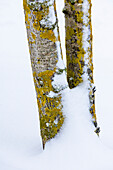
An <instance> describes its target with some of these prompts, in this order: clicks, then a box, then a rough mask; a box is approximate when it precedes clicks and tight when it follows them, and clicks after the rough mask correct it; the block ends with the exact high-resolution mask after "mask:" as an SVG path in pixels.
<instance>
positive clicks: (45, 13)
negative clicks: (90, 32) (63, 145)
mask: <svg viewBox="0 0 113 170" xmlns="http://www.w3.org/2000/svg"><path fill="white" fill-rule="evenodd" d="M23 6H24V13H25V23H26V28H27V37H28V44H29V51H30V58H31V66H32V71H33V78H34V84H35V89H36V96H37V103H38V109H39V117H40V129H41V136H42V142H43V148H44V147H45V143H46V142H47V141H48V140H50V139H51V138H54V137H55V135H56V134H57V133H58V132H59V130H60V129H61V127H62V124H63V122H64V116H63V112H62V107H63V106H62V102H61V98H62V96H61V90H62V89H63V88H64V86H65V85H63V84H59V83H58V82H57V77H62V78H64V76H65V73H64V72H65V69H64V65H63V61H62V52H61V45H60V37H59V32H58V20H57V15H56V5H55V1H54V0H39V1H35V0H29V1H27V0H23Z"/></svg>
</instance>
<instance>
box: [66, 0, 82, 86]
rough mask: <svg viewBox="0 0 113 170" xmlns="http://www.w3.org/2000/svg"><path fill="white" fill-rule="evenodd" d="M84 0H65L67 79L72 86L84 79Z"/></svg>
mask: <svg viewBox="0 0 113 170" xmlns="http://www.w3.org/2000/svg"><path fill="white" fill-rule="evenodd" d="M82 6H83V0H78V1H74V0H65V7H64V9H63V12H64V14H65V28H66V58H67V81H68V84H69V87H70V88H73V87H76V86H77V85H78V84H79V83H81V82H82V81H83V80H82V74H83V66H84V49H83V42H82V40H83V11H82Z"/></svg>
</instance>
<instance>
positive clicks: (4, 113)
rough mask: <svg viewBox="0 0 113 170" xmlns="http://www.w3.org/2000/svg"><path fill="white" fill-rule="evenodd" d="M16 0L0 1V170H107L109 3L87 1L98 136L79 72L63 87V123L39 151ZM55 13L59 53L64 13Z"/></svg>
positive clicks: (112, 23)
mask: <svg viewBox="0 0 113 170" xmlns="http://www.w3.org/2000/svg"><path fill="white" fill-rule="evenodd" d="M22 3H23V2H22V0H21V1H17V0H12V1H8V0H4V1H0V170H113V163H112V160H113V104H112V96H113V87H112V85H113V79H112V78H113V67H112V64H113V57H112V39H113V31H112V28H113V1H112V0H99V1H98V0H95V1H93V0H92V3H93V8H92V12H93V16H92V18H93V40H94V41H93V46H94V47H93V49H94V50H93V53H94V68H95V70H94V76H95V77H94V78H95V85H96V87H97V92H96V110H97V118H98V123H99V125H100V127H101V133H100V137H99V138H98V137H97V135H96V134H95V133H94V127H93V125H92V122H91V116H90V114H89V111H88V105H89V101H88V91H87V88H88V83H87V80H86V77H85V76H84V83H82V84H80V85H79V86H78V87H76V88H74V89H72V90H70V89H69V88H66V89H64V90H63V92H62V93H63V101H62V102H63V105H64V106H65V107H64V113H65V117H66V118H65V123H64V125H63V127H62V130H61V133H59V134H58V135H57V136H56V138H54V139H53V140H51V141H50V142H48V143H47V144H46V148H45V150H44V151H43V150H42V144H41V137H40V129H39V116H38V110H37V103H36V97H35V96H36V95H35V88H34V83H33V78H32V71H31V64H30V57H29V49H28V43H27V35H26V28H25V24H24V13H23V6H22ZM58 7H59V9H58ZM62 8H63V0H62V1H61V0H57V9H58V10H59V12H60V14H61V12H62ZM58 17H59V18H60V33H61V40H62V41H63V43H62V46H63V53H65V50H64V46H65V43H64V40H65V36H64V35H65V32H64V31H63V32H62V29H63V28H64V17H63V14H62V16H59V15H58Z"/></svg>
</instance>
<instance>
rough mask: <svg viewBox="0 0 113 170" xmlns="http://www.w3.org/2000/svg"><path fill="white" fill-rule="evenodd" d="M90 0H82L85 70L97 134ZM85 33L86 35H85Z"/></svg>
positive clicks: (98, 130) (90, 108) (90, 109)
mask: <svg viewBox="0 0 113 170" xmlns="http://www.w3.org/2000/svg"><path fill="white" fill-rule="evenodd" d="M91 6H92V4H91V0H84V10H83V11H84V17H83V18H84V19H83V20H84V35H85V36H84V37H86V38H85V39H84V44H85V48H84V49H85V52H86V53H85V57H84V59H85V69H84V70H85V72H86V73H87V78H88V82H89V88H88V91H89V111H90V113H91V115H92V121H93V123H94V126H95V127H96V130H95V132H96V133H97V134H98V135H99V132H100V128H99V127H98V124H97V118H96V111H95V92H96V87H95V86H94V79H93V69H94V68H93V53H92V38H93V36H92V23H91ZM86 35H87V36H86Z"/></svg>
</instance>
